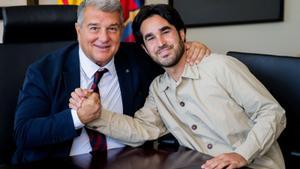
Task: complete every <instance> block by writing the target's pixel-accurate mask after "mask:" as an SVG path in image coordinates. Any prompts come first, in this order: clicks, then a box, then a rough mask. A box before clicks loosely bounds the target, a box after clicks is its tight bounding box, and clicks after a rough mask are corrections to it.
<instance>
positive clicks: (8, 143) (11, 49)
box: [0, 41, 71, 165]
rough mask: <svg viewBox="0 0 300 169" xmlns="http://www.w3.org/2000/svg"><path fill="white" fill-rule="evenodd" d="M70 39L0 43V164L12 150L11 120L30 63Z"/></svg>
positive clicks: (6, 161) (8, 160)
mask: <svg viewBox="0 0 300 169" xmlns="http://www.w3.org/2000/svg"><path fill="white" fill-rule="evenodd" d="M69 43H71V42H69V41H68V42H48V43H23V44H22V43H19V44H0V79H1V83H0V93H1V95H0V165H1V164H3V163H9V162H10V159H11V155H12V153H13V151H14V147H15V146H14V145H15V144H14V141H13V121H14V112H15V107H16V103H17V97H18V92H19V89H20V88H21V86H22V83H23V80H24V75H25V71H26V69H27V67H28V66H29V64H30V63H32V62H33V61H34V60H36V59H37V58H38V57H41V56H43V55H46V54H48V53H49V52H51V51H53V50H55V49H57V48H60V47H63V46H65V45H67V44H69Z"/></svg>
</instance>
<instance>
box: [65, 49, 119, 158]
mask: <svg viewBox="0 0 300 169" xmlns="http://www.w3.org/2000/svg"><path fill="white" fill-rule="evenodd" d="M79 63H80V87H81V88H83V89H89V88H91V86H92V83H93V78H94V73H95V72H96V71H97V70H101V69H103V68H106V69H108V72H106V73H105V74H104V75H103V77H102V78H101V80H100V82H99V84H98V88H99V92H100V97H101V98H100V99H101V104H102V107H103V108H105V109H108V110H110V111H113V112H117V113H120V114H123V104H122V97H121V90H120V86H119V81H118V76H117V72H116V69H115V64H114V58H113V59H112V60H111V61H110V62H109V63H108V64H106V65H105V66H104V67H100V66H98V65H97V64H95V63H94V62H93V61H91V60H90V59H89V58H88V57H87V56H86V55H85V54H84V53H83V51H82V49H81V48H79ZM71 113H72V118H73V122H74V127H75V128H76V129H79V128H82V132H81V134H80V136H78V137H76V138H75V139H74V140H73V144H72V147H71V151H70V156H73V155H78V154H84V153H89V152H90V151H91V150H92V147H91V145H90V141H89V137H88V135H87V133H86V130H85V128H84V124H82V123H81V122H80V120H79V117H78V116H77V112H76V111H75V110H71ZM106 142H107V149H112V148H119V147H124V144H121V143H119V142H118V141H116V140H115V139H112V138H110V137H106Z"/></svg>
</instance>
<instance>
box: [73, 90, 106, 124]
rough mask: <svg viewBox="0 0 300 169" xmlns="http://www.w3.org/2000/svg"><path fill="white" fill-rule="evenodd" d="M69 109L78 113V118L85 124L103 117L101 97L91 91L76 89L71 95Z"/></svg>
mask: <svg viewBox="0 0 300 169" xmlns="http://www.w3.org/2000/svg"><path fill="white" fill-rule="evenodd" d="M69 107H70V108H71V109H74V110H76V111H77V115H78V118H79V119H80V121H81V122H82V123H83V124H86V123H88V122H91V121H93V120H95V119H97V118H99V117H100V115H101V101H100V97H99V95H98V94H97V93H93V92H92V91H91V90H87V89H80V88H77V89H75V91H74V92H72V93H71V98H70V100H69Z"/></svg>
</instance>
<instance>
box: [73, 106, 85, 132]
mask: <svg viewBox="0 0 300 169" xmlns="http://www.w3.org/2000/svg"><path fill="white" fill-rule="evenodd" d="M71 114H72V119H73V123H74V127H75V129H76V130H77V129H80V128H82V127H83V126H84V124H83V123H81V121H80V119H79V117H78V115H77V111H76V110H74V109H71Z"/></svg>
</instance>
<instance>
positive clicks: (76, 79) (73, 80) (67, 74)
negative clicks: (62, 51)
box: [63, 47, 80, 100]
mask: <svg viewBox="0 0 300 169" xmlns="http://www.w3.org/2000/svg"><path fill="white" fill-rule="evenodd" d="M78 50H79V48H78V47H77V48H75V50H73V51H71V53H70V57H68V58H67V60H66V63H65V67H64V71H63V80H64V82H65V91H66V94H67V97H70V94H71V92H73V91H74V90H75V89H76V88H78V87H80V65H79V52H78ZM66 99H67V100H68V99H69V98H66Z"/></svg>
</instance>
